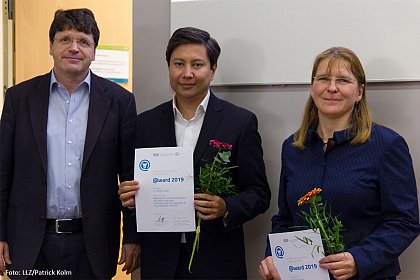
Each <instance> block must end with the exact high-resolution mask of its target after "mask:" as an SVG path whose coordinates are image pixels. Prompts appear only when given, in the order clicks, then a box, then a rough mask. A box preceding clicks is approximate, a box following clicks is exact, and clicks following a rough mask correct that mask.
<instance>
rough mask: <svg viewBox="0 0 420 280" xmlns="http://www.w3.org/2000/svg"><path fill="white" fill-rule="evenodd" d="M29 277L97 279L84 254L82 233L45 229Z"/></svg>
mask: <svg viewBox="0 0 420 280" xmlns="http://www.w3.org/2000/svg"><path fill="white" fill-rule="evenodd" d="M32 274H36V275H30V276H29V279H97V277H95V274H94V273H93V271H92V268H91V266H90V263H89V260H88V256H87V254H86V249H85V242H84V239H83V233H82V232H78V233H61V234H58V233H54V232H49V231H47V232H46V233H45V237H44V241H43V243H42V247H41V251H40V253H39V255H38V259H37V261H36V264H35V267H34V270H33V271H32Z"/></svg>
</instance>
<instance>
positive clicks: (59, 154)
mask: <svg viewBox="0 0 420 280" xmlns="http://www.w3.org/2000/svg"><path fill="white" fill-rule="evenodd" d="M90 80H91V76H90V72H89V73H88V75H87V76H86V78H85V80H84V81H82V82H81V83H80V84H79V85H78V86H77V87H76V88H75V89H74V91H73V92H72V94H71V95H70V94H69V93H68V91H67V89H66V88H65V87H64V86H63V85H62V84H60V83H59V82H58V81H57V79H56V78H55V76H54V72H53V71H52V72H51V82H50V97H49V106H48V122H47V156H48V171H47V172H48V173H47V218H49V219H63V218H65V219H73V218H80V217H82V209H81V202H80V176H81V171H82V162H83V150H84V146H85V138H86V128H87V120H88V109H89V96H90V94H89V93H90Z"/></svg>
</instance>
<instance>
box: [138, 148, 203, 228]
mask: <svg viewBox="0 0 420 280" xmlns="http://www.w3.org/2000/svg"><path fill="white" fill-rule="evenodd" d="M134 178H135V180H137V181H139V183H140V189H139V190H138V191H137V193H136V198H135V199H136V216H137V231H138V232H187V231H195V209H194V172H193V149H192V148H191V147H165V148H145V149H136V154H135V161H134Z"/></svg>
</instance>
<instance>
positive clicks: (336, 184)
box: [267, 124, 420, 279]
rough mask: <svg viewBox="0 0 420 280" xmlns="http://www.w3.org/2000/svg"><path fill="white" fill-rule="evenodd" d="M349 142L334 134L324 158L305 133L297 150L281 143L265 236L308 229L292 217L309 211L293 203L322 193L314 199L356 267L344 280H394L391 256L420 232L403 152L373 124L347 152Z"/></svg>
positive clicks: (392, 135)
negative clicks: (338, 230) (274, 210)
mask: <svg viewBox="0 0 420 280" xmlns="http://www.w3.org/2000/svg"><path fill="white" fill-rule="evenodd" d="M351 139H352V137H351V136H350V135H349V134H348V133H347V131H337V132H335V133H334V137H333V139H330V140H329V142H328V146H327V149H326V151H325V152H324V150H323V143H322V139H321V138H320V137H319V135H318V133H317V132H316V130H314V129H309V130H308V134H307V140H306V144H305V149H303V150H300V149H298V148H296V147H294V146H292V143H293V135H292V136H290V137H289V138H288V139H286V140H285V141H284V143H283V149H282V167H281V175H280V190H279V198H278V206H279V213H278V214H277V215H275V216H274V217H273V219H272V232H284V231H291V230H295V229H296V226H308V224H307V222H306V221H305V220H304V219H303V218H302V216H301V215H299V213H300V211H302V210H305V211H308V209H307V208H308V207H309V205H308V204H304V205H303V206H301V207H298V206H297V200H298V199H299V198H300V197H302V196H303V195H304V194H305V193H307V192H308V191H310V190H311V189H313V188H314V187H319V188H322V192H321V193H320V196H321V197H322V198H323V200H324V201H326V202H327V203H329V204H330V205H331V212H332V215H334V216H338V218H339V219H340V220H341V222H342V223H343V226H344V233H343V237H344V243H345V245H346V249H345V250H346V251H348V252H350V253H351V254H352V256H353V257H354V260H355V262H356V265H357V269H358V272H359V273H358V275H357V276H356V277H354V278H352V279H383V278H388V277H395V276H397V275H398V274H399V272H400V266H399V263H398V257H399V255H400V254H401V253H402V252H403V251H404V250H405V249H406V248H407V247H408V246H409V245H410V244H411V242H413V240H414V239H415V238H416V237H417V236H418V234H419V231H420V226H419V208H418V202H417V187H416V179H415V176H414V169H413V163H412V160H411V156H410V153H409V150H408V146H407V143H406V142H405V140H404V139H403V137H401V136H400V135H398V134H397V133H396V132H395V131H393V130H391V129H389V128H386V127H383V126H380V125H376V124H375V125H373V127H372V131H371V136H370V139H369V140H368V141H367V142H365V143H363V144H358V145H352V144H350V141H351ZM267 249H268V250H267V254H270V250H269V248H267ZM273 257H274V256H273Z"/></svg>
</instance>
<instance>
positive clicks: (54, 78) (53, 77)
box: [50, 70, 91, 92]
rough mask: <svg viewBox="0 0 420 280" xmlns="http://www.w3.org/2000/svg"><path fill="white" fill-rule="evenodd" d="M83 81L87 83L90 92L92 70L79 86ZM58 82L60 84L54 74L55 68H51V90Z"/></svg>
mask: <svg viewBox="0 0 420 280" xmlns="http://www.w3.org/2000/svg"><path fill="white" fill-rule="evenodd" d="M83 83H85V84H86V85H87V89H88V92H90V83H91V75H90V70H89V71H88V74H87V75H86V78H85V79H84V80H83V81H81V82H80V84H79V85H78V86H77V87H79V86H80V85H81V84H83ZM58 84H60V83H59V82H58V81H57V78H56V77H55V75H54V70H51V79H50V92H51V91H52V89H53V86H54V85H58ZM77 87H76V88H77Z"/></svg>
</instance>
